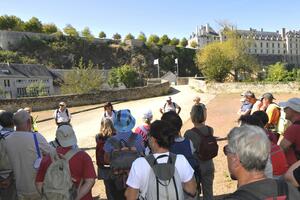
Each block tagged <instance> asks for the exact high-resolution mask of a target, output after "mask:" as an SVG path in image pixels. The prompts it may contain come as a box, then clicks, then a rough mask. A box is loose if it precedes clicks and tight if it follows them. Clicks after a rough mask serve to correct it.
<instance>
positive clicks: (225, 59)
mask: <svg viewBox="0 0 300 200" xmlns="http://www.w3.org/2000/svg"><path fill="white" fill-rule="evenodd" d="M226 31H227V32H226V33H225V34H226V38H227V40H226V41H224V42H222V43H220V42H216V43H211V44H208V45H207V46H205V47H204V48H203V49H201V50H200V51H198V53H197V56H196V62H197V65H198V67H199V69H200V70H202V72H203V74H204V75H206V76H207V77H208V78H209V79H211V80H216V81H220V82H222V81H224V80H225V78H226V77H227V76H228V75H231V76H233V78H234V80H235V81H240V80H247V79H248V80H249V79H252V77H253V75H255V76H256V75H257V72H258V69H259V68H258V64H257V62H256V60H255V59H254V57H252V56H251V55H249V54H248V53H247V50H248V44H249V41H247V40H244V39H243V38H241V37H240V36H239V35H238V34H237V33H236V31H232V30H229V29H227V30H226ZM214 51H215V52H214ZM218 73H219V75H218Z"/></svg>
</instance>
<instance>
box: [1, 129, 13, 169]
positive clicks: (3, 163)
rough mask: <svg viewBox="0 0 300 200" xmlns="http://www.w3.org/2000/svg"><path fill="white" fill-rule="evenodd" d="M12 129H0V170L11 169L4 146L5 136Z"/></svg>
mask: <svg viewBox="0 0 300 200" xmlns="http://www.w3.org/2000/svg"><path fill="white" fill-rule="evenodd" d="M11 132H12V131H4V130H3V129H2V130H1V131H0V171H6V170H11V169H12V168H11V165H10V162H9V159H8V156H7V153H6V150H5V147H4V142H5V138H6V137H7V136H8V135H9V134H10V133H11Z"/></svg>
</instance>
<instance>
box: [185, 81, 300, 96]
mask: <svg viewBox="0 0 300 200" xmlns="http://www.w3.org/2000/svg"><path fill="white" fill-rule="evenodd" d="M189 85H190V86H191V87H193V88H194V89H196V90H198V91H200V92H204V93H214V94H218V93H242V92H244V91H247V90H251V91H253V92H254V93H258V94H261V93H264V92H272V93H300V84H299V83H297V82H290V83H212V82H206V81H204V80H197V79H195V78H189Z"/></svg>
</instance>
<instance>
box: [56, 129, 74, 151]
mask: <svg viewBox="0 0 300 200" xmlns="http://www.w3.org/2000/svg"><path fill="white" fill-rule="evenodd" d="M56 139H57V140H58V142H59V144H60V145H61V146H62V147H70V146H73V145H75V144H77V138H76V135H75V132H74V130H73V128H72V126H70V125H61V126H59V127H58V128H57V130H56Z"/></svg>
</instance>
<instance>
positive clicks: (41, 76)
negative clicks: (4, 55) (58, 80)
mask: <svg viewBox="0 0 300 200" xmlns="http://www.w3.org/2000/svg"><path fill="white" fill-rule="evenodd" d="M33 83H41V84H42V85H43V87H42V90H43V91H42V92H43V93H44V94H46V95H53V93H54V89H53V75H52V73H51V72H50V71H49V70H48V69H47V67H45V66H43V65H31V64H29V65H26V64H10V63H7V64H6V63H0V99H1V98H18V97H26V96H31V95H34V94H28V91H27V90H26V88H27V87H28V86H29V85H31V84H33ZM34 91H35V90H34ZM34 91H32V92H34Z"/></svg>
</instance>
